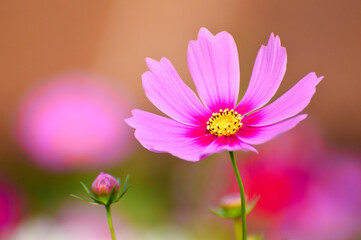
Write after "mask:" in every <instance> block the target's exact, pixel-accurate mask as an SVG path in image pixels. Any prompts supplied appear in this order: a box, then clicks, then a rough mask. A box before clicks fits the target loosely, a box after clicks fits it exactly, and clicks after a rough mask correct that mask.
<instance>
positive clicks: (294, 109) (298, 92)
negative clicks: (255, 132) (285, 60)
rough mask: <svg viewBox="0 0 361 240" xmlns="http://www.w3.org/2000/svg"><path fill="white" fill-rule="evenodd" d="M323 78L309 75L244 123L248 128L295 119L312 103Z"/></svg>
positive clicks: (312, 74) (248, 117)
mask: <svg viewBox="0 0 361 240" xmlns="http://www.w3.org/2000/svg"><path fill="white" fill-rule="evenodd" d="M322 78H323V77H320V78H317V76H316V74H315V73H309V74H307V75H306V76H305V77H304V78H302V79H301V80H300V81H299V82H298V83H297V84H296V85H295V86H294V87H292V88H291V89H290V90H289V91H288V92H286V93H285V94H283V95H282V96H281V97H280V98H278V99H277V100H276V101H274V102H273V103H271V104H270V105H268V106H266V107H264V108H262V109H260V110H258V111H256V112H254V113H252V114H250V115H249V116H247V117H246V118H244V122H243V123H244V124H246V125H247V126H250V125H251V126H265V125H270V124H273V123H276V122H279V121H282V120H284V119H286V118H290V117H293V116H294V115H296V114H298V113H300V112H301V111H302V110H303V109H304V108H305V107H306V106H307V105H308V104H309V103H310V101H311V98H312V96H313V94H314V93H315V92H316V86H317V84H318V83H319V82H320V81H321V80H322Z"/></svg>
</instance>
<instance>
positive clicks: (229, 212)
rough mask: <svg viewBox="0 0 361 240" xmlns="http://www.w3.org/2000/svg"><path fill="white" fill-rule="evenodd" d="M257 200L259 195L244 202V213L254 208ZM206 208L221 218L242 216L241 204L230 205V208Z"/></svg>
mask: <svg viewBox="0 0 361 240" xmlns="http://www.w3.org/2000/svg"><path fill="white" fill-rule="evenodd" d="M258 200H259V196H256V197H253V198H252V199H251V200H250V201H248V202H247V203H246V215H247V214H249V213H250V212H251V211H252V210H253V209H254V208H255V206H256V204H257V202H258ZM208 210H209V211H210V212H211V213H213V214H215V215H216V216H218V217H221V218H230V219H234V218H240V217H241V216H242V210H241V206H238V207H232V208H225V207H219V208H209V209H208Z"/></svg>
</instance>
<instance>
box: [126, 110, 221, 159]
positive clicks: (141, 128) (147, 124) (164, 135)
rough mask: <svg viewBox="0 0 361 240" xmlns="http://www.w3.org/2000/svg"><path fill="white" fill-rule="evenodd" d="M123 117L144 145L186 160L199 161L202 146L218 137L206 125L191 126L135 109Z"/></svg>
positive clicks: (204, 146) (151, 149)
mask: <svg viewBox="0 0 361 240" xmlns="http://www.w3.org/2000/svg"><path fill="white" fill-rule="evenodd" d="M132 113H133V117H131V118H128V119H126V120H125V121H126V122H127V123H128V124H129V125H130V126H131V127H133V128H135V129H136V130H135V137H136V139H138V141H139V142H140V143H141V144H142V146H143V147H145V148H146V149H148V150H150V151H153V152H168V153H170V154H172V155H174V156H176V157H178V158H181V159H184V160H188V161H198V160H200V159H201V158H203V157H202V156H201V154H202V152H203V151H204V149H205V148H206V147H207V146H208V145H209V144H210V143H212V142H213V141H214V140H215V139H216V138H217V137H216V136H214V135H212V134H209V133H208V132H207V130H206V129H205V127H194V126H189V125H185V124H183V123H179V122H177V121H175V120H173V119H169V118H165V117H161V116H158V115H155V114H152V113H149V112H145V111H142V110H138V109H135V110H133V111H132Z"/></svg>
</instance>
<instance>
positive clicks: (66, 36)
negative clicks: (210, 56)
mask: <svg viewBox="0 0 361 240" xmlns="http://www.w3.org/2000/svg"><path fill="white" fill-rule="evenodd" d="M360 11H361V1H357V0H350V1H342V2H341V1H335V0H334V1H326V0H320V1H309V0H306V1H287V0H277V1H266V0H258V1H249V0H241V1H231V0H225V1H216V0H208V1H205V0H192V1H190V0H185V1H174V0H167V1H165V0H163V1H161V0H152V1H145V0H133V1H115V0H102V1H98V0H95V1H84V0H79V1H58V0H54V1H41V0H39V1H38V0H34V1H18V0H13V1H6V0H0V27H1V32H2V34H1V37H0V53H1V54H0V69H1V71H0V74H1V82H2V87H1V88H0V111H1V114H2V117H1V119H0V134H1V138H0V239H14V240H23V239H26V240H27V239H45V238H46V239H110V236H109V233H108V228H107V225H106V218H105V211H104V209H102V208H101V207H95V206H90V205H89V206H88V205H87V204H86V203H83V202H80V201H79V200H77V199H72V198H70V197H69V194H70V193H74V194H78V195H81V194H82V188H81V186H80V184H79V181H84V182H85V183H86V184H88V185H90V184H91V182H92V180H93V179H94V178H95V177H96V176H97V175H98V173H99V172H100V171H106V172H108V173H110V174H112V175H114V176H120V177H125V176H126V174H127V173H130V174H131V182H132V188H131V190H130V191H129V192H128V193H127V195H126V196H125V197H124V198H123V199H122V200H121V202H120V203H119V204H117V205H116V207H115V208H114V214H115V215H114V219H115V222H116V231H117V233H118V235H119V239H127V240H128V239H129V240H134V239H146V240H147V239H183V240H188V239H210V240H212V239H215V240H218V239H234V236H233V229H232V222H228V221H226V220H221V219H218V218H217V217H215V216H213V215H211V213H209V212H208V211H207V207H208V206H217V204H219V201H220V199H221V197H222V196H223V195H224V194H227V193H231V192H235V191H237V188H236V185H235V184H236V182H235V179H234V176H233V172H232V169H231V166H230V162H229V160H228V155H227V154H226V153H221V154H217V155H214V156H212V157H209V158H207V159H205V160H203V161H201V162H198V163H190V162H186V161H182V160H180V159H177V158H175V157H172V156H171V155H169V154H156V153H152V152H149V151H147V150H145V149H143V148H142V147H141V146H140V144H139V143H138V142H136V140H135V139H134V137H133V130H132V129H130V128H129V127H128V126H127V125H126V124H125V123H124V121H123V119H124V118H127V117H129V116H130V110H131V109H132V108H140V109H145V110H147V111H150V112H156V113H159V111H158V110H157V109H156V108H155V107H154V106H152V105H151V103H150V102H149V101H148V100H147V99H146V97H145V94H144V91H143V88H142V84H141V74H142V73H143V72H144V71H146V70H147V68H146V65H145V61H144V59H145V58H146V57H151V58H154V59H157V60H159V59H160V58H161V57H163V56H166V57H167V58H168V59H170V60H171V61H172V63H173V64H174V66H175V68H176V69H177V71H178V73H179V74H180V76H181V77H182V78H183V80H184V81H185V82H186V83H187V84H188V85H189V86H190V87H191V88H192V89H195V87H194V85H193V82H192V80H191V77H190V74H189V72H188V67H187V59H186V51H187V45H188V41H189V40H193V39H196V37H197V33H198V30H199V29H200V28H201V27H206V28H208V29H209V30H210V31H211V32H212V33H217V32H220V31H223V30H226V31H228V32H229V33H231V34H232V35H233V37H234V39H235V41H236V44H237V47H238V51H239V57H240V65H241V94H242V93H244V92H245V90H246V88H247V85H248V81H249V78H250V75H251V72H252V68H253V63H254V60H255V58H256V55H257V52H258V49H259V47H260V46H261V44H266V42H267V40H268V37H269V35H270V33H271V32H274V33H275V34H277V35H279V36H280V38H281V41H282V45H283V46H285V47H286V49H287V53H288V66H287V72H286V75H285V78H284V81H283V83H282V84H281V87H280V89H279V91H278V93H277V95H276V96H280V95H281V94H282V93H284V92H285V91H286V90H287V89H289V88H290V87H291V86H293V85H294V84H295V83H296V82H297V81H298V80H300V79H301V78H302V77H303V76H304V75H306V74H307V73H308V72H311V71H315V72H316V73H317V75H324V76H325V78H324V80H323V81H322V82H321V84H320V85H319V86H318V88H317V94H315V96H314V97H313V99H312V101H311V104H310V106H309V107H307V109H306V110H305V112H307V113H308V114H309V117H308V118H307V119H306V120H305V121H303V122H302V123H301V124H300V125H299V126H298V127H297V128H295V129H294V130H292V131H290V132H288V133H286V134H284V135H282V136H280V137H278V138H277V139H275V140H273V141H271V142H269V143H267V144H263V145H261V146H258V147H257V149H258V150H259V152H260V154H258V155H256V154H254V153H249V154H246V153H241V152H239V153H237V154H236V157H237V158H238V159H239V161H238V162H239V167H240V168H241V175H242V176H243V179H244V181H245V184H246V192H247V193H248V195H249V196H252V195H255V194H258V195H260V196H261V200H260V202H259V204H258V206H257V207H256V209H255V211H254V212H252V213H251V215H250V216H249V232H250V233H253V234H263V235H264V236H265V239H271V240H273V239H295V240H307V239H318V240H333V239H335V240H343V239H345V240H356V239H361V235H360V229H361V220H360V216H361V192H360V189H361V125H360V121H361V111H360V110H361V98H360V88H361V82H360V76H361V68H360V64H361V59H360V56H361V45H360V41H361V28H360V25H361V15H360Z"/></svg>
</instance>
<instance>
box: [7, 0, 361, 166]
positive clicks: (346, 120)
mask: <svg viewBox="0 0 361 240" xmlns="http://www.w3.org/2000/svg"><path fill="white" fill-rule="evenodd" d="M360 9H361V1H358V0H354V1H328V0H320V1H289V0H278V1H269V0H258V1H251V0H247V1H245V0H244V1H230V0H229V1H228V0H225V1H215V0H199V1H195V0H186V1H179V0H177V1H176V0H164V1H160V0H149V1H141V0H124V1H111V0H101V1H100V0H96V1H85V0H80V1H64V0H56V1H55V0H53V1H36V0H34V1H18V0H12V1H8V0H1V1H0V29H1V37H0V69H1V71H0V74H1V83H2V87H1V88H0V111H1V114H2V117H1V120H0V133H1V139H0V148H1V149H0V152H1V154H2V155H4V156H0V157H1V158H2V160H3V159H4V158H9V157H13V158H14V157H15V158H16V157H17V156H18V151H16V150H17V147H16V145H15V143H14V141H13V140H12V138H11V131H10V130H11V126H12V122H13V120H14V114H15V112H16V106H17V104H18V103H19V101H20V100H21V97H22V96H23V95H24V94H25V93H26V91H28V89H29V88H31V87H32V86H34V85H35V84H37V83H38V82H41V81H42V80H44V79H47V78H49V77H51V76H54V75H57V74H61V73H67V72H72V71H79V70H82V71H88V72H91V73H93V74H96V75H100V76H103V77H105V78H106V79H109V80H110V81H112V82H114V83H116V84H119V85H121V86H123V88H124V91H125V92H127V93H128V94H129V95H130V96H131V97H130V99H131V104H132V105H133V107H140V108H147V109H148V110H149V111H155V108H154V107H152V106H151V105H150V103H149V101H148V100H147V99H146V97H145V95H144V92H143V89H142V87H141V77H140V76H141V74H142V73H143V72H144V71H145V70H146V66H145V62H144V58H145V57H152V58H155V59H160V58H161V57H162V56H166V57H167V58H169V59H170V60H171V61H172V62H173V64H174V65H175V67H176V69H177V70H178V72H179V74H180V75H181V76H182V77H183V79H184V80H185V81H186V82H187V83H188V84H189V85H191V86H192V87H194V86H193V83H192V81H191V78H190V74H189V73H188V68H187V61H186V50H187V44H188V41H189V40H191V39H195V38H196V36H197V32H198V30H199V28H200V27H203V26H204V27H207V28H208V29H209V30H211V31H212V32H213V33H217V32H219V31H222V30H226V31H228V32H230V33H231V34H232V35H233V36H234V38H235V41H236V43H237V46H238V50H239V54H240V64H241V88H242V91H244V90H245V89H246V87H247V85H248V79H249V77H250V75H251V71H252V67H253V62H254V59H255V57H256V54H257V51H258V49H259V47H260V45H261V44H265V43H266V42H267V39H268V37H269V34H270V33H271V32H274V33H276V34H278V35H280V37H281V41H282V44H283V45H284V46H285V47H286V48H287V52H288V68H287V73H286V77H285V79H284V82H283V83H282V85H281V88H280V92H279V94H278V95H280V94H281V93H282V92H284V91H286V90H287V89H288V88H289V87H291V86H292V85H293V84H295V83H296V82H297V81H298V80H299V79H301V78H302V77H303V76H304V75H305V74H307V73H308V72H310V71H315V72H316V73H317V74H318V75H324V76H325V79H324V80H323V82H322V83H321V84H320V85H319V87H318V89H317V94H316V95H315V97H314V98H313V100H312V102H311V105H310V106H309V107H308V108H307V109H306V112H307V113H309V114H310V116H311V118H312V119H313V120H314V122H316V123H318V125H319V126H320V127H321V129H322V130H323V131H324V133H325V135H326V136H327V138H328V139H329V141H330V142H332V143H335V144H339V145H343V146H350V147H353V148H360V147H361V125H360V120H361V111H360V110H361V101H360V100H361V98H360V90H361V79H360V76H361V67H360V65H361V60H360V58H361V44H360V43H361V27H360V26H361V14H360Z"/></svg>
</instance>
